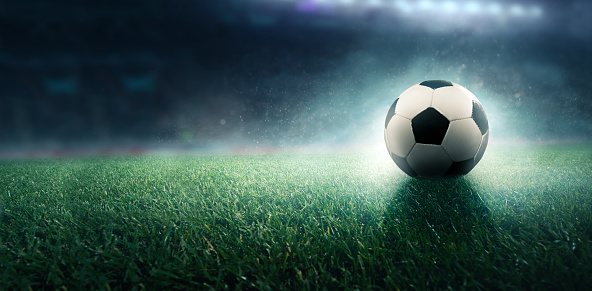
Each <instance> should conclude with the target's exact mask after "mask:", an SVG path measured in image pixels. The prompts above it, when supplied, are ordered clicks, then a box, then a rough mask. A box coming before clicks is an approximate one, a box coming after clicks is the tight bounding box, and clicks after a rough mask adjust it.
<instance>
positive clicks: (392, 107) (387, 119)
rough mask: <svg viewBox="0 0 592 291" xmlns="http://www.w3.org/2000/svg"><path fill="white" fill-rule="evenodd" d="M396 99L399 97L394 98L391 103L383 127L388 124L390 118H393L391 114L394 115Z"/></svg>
mask: <svg viewBox="0 0 592 291" xmlns="http://www.w3.org/2000/svg"><path fill="white" fill-rule="evenodd" d="M397 101H399V98H397V99H395V102H393V105H391V109H389V111H388V113H387V114H386V120H385V121H384V128H386V127H387V126H388V124H389V121H391V118H393V115H395V108H396V107H397Z"/></svg>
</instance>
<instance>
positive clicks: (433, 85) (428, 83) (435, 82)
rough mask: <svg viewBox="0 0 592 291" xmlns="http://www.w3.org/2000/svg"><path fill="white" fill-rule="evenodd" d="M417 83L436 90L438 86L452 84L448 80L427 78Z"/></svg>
mask: <svg viewBox="0 0 592 291" xmlns="http://www.w3.org/2000/svg"><path fill="white" fill-rule="evenodd" d="M419 85H422V86H426V87H430V88H432V89H434V90H436V89H438V88H440V87H446V86H452V83H451V82H448V81H444V80H429V81H423V82H421V83H419Z"/></svg>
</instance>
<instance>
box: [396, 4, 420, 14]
mask: <svg viewBox="0 0 592 291" xmlns="http://www.w3.org/2000/svg"><path fill="white" fill-rule="evenodd" d="M394 4H395V7H396V8H397V9H398V10H399V11H401V12H403V13H405V14H411V13H413V11H414V10H415V5H414V4H413V3H411V2H409V1H396V2H395V3H394Z"/></svg>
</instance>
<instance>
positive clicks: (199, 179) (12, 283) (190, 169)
mask: <svg viewBox="0 0 592 291" xmlns="http://www.w3.org/2000/svg"><path fill="white" fill-rule="evenodd" d="M591 173H592V147H589V146H571V147H559V146H546V147H519V148H491V149H488V152H487V153H486V154H485V157H484V158H483V160H482V161H481V163H480V164H479V165H478V166H477V167H476V168H475V169H474V170H473V171H472V172H471V173H469V174H468V175H467V176H465V177H462V178H458V179H448V180H417V179H412V178H408V177H406V176H405V175H404V174H403V173H402V172H401V171H399V170H398V169H397V168H396V166H395V164H394V163H393V162H392V161H390V160H388V157H387V156H386V154H384V155H371V154H346V153H340V154H269V155H211V156H140V157H107V158H105V157H102V158H77V159H57V160H33V161H2V162H0V227H1V229H0V289H2V290H7V289H29V288H32V289H38V288H41V287H44V288H47V289H59V288H61V287H66V288H67V289H77V290H78V289H80V290H82V289H144V288H146V289H175V288H178V289H263V290H278V289H397V288H398V289H410V288H418V289H446V288H449V287H451V288H453V289H459V288H463V287H466V288H471V289H473V288H486V289H506V288H507V289H515V288H518V289H568V290H570V289H571V290H575V289H580V290H583V289H587V288H589V287H590V286H592V178H591Z"/></svg>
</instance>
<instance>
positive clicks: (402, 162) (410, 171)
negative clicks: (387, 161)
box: [391, 153, 417, 177]
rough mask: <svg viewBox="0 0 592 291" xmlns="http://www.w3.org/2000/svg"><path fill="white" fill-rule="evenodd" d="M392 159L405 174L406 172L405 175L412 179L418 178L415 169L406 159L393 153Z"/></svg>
mask: <svg viewBox="0 0 592 291" xmlns="http://www.w3.org/2000/svg"><path fill="white" fill-rule="evenodd" d="M391 158H392V159H393V161H394V162H395V164H397V166H399V168H400V169H401V170H403V172H405V174H407V175H409V176H411V177H417V173H415V171H413V169H412V168H411V166H410V165H409V163H408V162H407V160H406V159H405V158H402V157H399V156H397V155H395V154H393V153H391Z"/></svg>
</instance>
